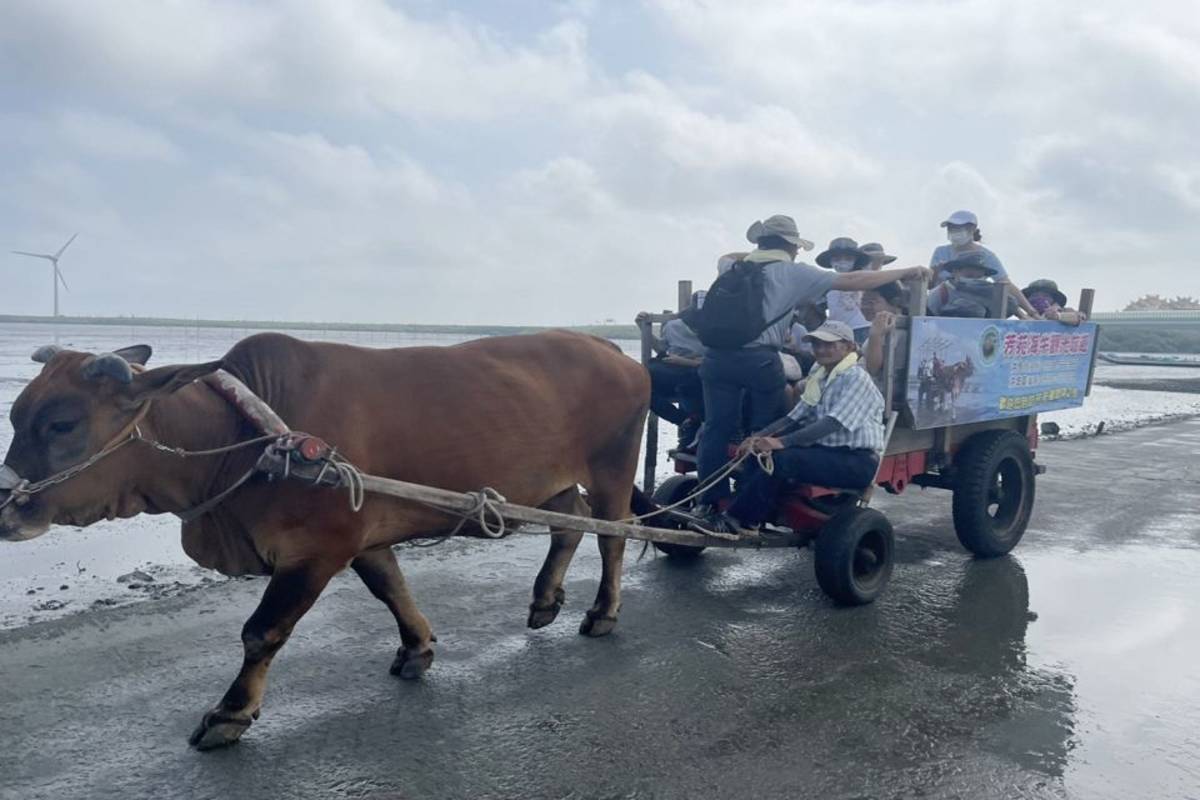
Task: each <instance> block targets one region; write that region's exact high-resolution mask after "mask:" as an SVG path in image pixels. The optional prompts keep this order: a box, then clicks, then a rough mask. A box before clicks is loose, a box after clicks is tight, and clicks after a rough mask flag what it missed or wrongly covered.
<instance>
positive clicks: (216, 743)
mask: <svg viewBox="0 0 1200 800" xmlns="http://www.w3.org/2000/svg"><path fill="white" fill-rule="evenodd" d="M257 718H258V712H257V711H256V712H254V719H257ZM253 721H254V720H253V719H251V718H250V717H241V716H235V715H233V714H229V713H227V712H225V711H223V710H221V709H219V708H215V709H213V710H212V711H209V712H208V713H207V714H205V715H204V719H202V720H200V725H199V726H197V728H196V730H194V731H192V735H191V736H189V737H188V744H190V745H191V746H192V747H194V748H196V749H197V750H212V749H214V748H217V747H224V746H226V745H230V744H233V743H235V742H236V741H237V740H238V739H240V738H242V734H243V733H245V732H246V729H247V728H249V727H250V723H251V722H253Z"/></svg>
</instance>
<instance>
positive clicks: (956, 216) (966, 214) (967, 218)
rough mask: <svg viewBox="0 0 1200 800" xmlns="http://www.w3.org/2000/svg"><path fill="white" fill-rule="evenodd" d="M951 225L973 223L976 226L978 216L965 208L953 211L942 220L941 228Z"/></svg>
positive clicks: (977, 225) (977, 224)
mask: <svg viewBox="0 0 1200 800" xmlns="http://www.w3.org/2000/svg"><path fill="white" fill-rule="evenodd" d="M951 225H974V226H975V227H976V228H978V227H979V217H977V216H975V214H974V212H971V211H967V210H966V209H963V210H961V211H955V212H954V213H953V214H951V215H950V216H948V217H946V218H945V219H944V220H942V227H943V228H948V227H950V226H951Z"/></svg>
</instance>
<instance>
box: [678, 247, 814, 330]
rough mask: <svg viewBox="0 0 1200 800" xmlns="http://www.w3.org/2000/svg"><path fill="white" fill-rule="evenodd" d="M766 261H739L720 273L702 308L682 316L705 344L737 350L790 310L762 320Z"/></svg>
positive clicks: (689, 311) (689, 310)
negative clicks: (769, 319)
mask: <svg viewBox="0 0 1200 800" xmlns="http://www.w3.org/2000/svg"><path fill="white" fill-rule="evenodd" d="M763 266H764V265H763V264H761V263H757V262H753V261H738V262H735V263H734V264H733V266H731V267H730V268H729V269H727V270H726V271H725V272H723V273H721V274H720V275H718V276H717V279H716V280H715V281H713V284H712V286H711V287H709V290H708V293H707V294H706V295H705V296H704V305H702V306H701V307H700V308H696V307H695V306H690V307H689V308H687V309H685V310H684V312H683V313H682V314H680V317H681V318H682V319H683V321H684V323H685V324H686V325H687V326H688V327H689V328H691V329H692V330H693V331H695V332H696V336H697V337H699V339H700V341H701V342H702V343H703V344H704V346H705V347H711V348H714V349H716V350H734V349H737V348H739V347H742V346H743V345H747V344H749V343H750V342H753V341H754V340H755V339H757V338H758V337H759V335H761V334H762V332H763V331H765V330H766V329H767V328H769V327H771V326H772V325H774V324H775V323H776V322H778V321H779V320H781V319H783V318H784V317H786V316H787V315H788V314H790V313H791V311H792V309H790V308H789V309H788V310H787V311H785V312H784V313H783V314H780V315H779V316H778V317H776V318H775V319H773V320H771V321H770V322H767V321H766V320H764V319H763Z"/></svg>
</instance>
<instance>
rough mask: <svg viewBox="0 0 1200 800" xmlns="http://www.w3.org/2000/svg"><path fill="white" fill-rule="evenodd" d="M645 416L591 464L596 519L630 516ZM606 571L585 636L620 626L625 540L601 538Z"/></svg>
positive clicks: (584, 628) (590, 498)
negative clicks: (618, 624)
mask: <svg viewBox="0 0 1200 800" xmlns="http://www.w3.org/2000/svg"><path fill="white" fill-rule="evenodd" d="M645 418H646V414H645V410H644V409H643V411H642V413H641V414H640V415H639V416H638V417H637V419H636V420H634V421H633V423H632V424H631V425H630V426H629V428H628V429H627V430H626V431H625V432H624V435H622V436H617V437H614V439H613V440H612V442H611V443H610V444H609V445H608V447H607V448H605V450H604V451H602V452H601V453H599V454H598V455H597V457H596V458H595V459H594V460H593V461H592V464H591V472H592V475H591V481H590V483H589V484H588V485H587V490H588V504H589V505H590V506H591V507H592V516H593V517H595V518H596V519H606V520H619V519H626V518H627V517H629V516H630V511H629V505H630V500H631V498H632V496H633V476H634V473H635V472H636V471H637V460H638V451H639V450H640V446H641V441H642V425H643V423H644V421H645ZM596 545H597V546H598V547H599V548H600V560H601V563H602V571H601V574H600V588H599V590H598V591H597V592H596V602H595V603H594V604H593V605H592V607H591V608H590V609H588V612H587V614H586V615H585V616H584V618H583V622H582V623H581V624H580V626H579V632H580V633H582V634H583V635H584V636H605V635H607V634H609V633H612V630H613V628H615V627H616V626H617V613H618V612H619V611H620V610H621V567H622V564H623V563H624V559H625V539H624V538H622V537H619V536H597V537H596Z"/></svg>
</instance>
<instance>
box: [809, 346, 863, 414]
mask: <svg viewBox="0 0 1200 800" xmlns="http://www.w3.org/2000/svg"><path fill="white" fill-rule="evenodd" d="M857 364H858V353H849V354H847V355H846V357H845V358H843V359H842V360H841V361H839V362H838V363H837V364H835V365H834V367H833V369H832V370H830V371H829V373H828V375H826V372H825V368H824V367H821V366H818V367H815V368H814V369H813V371H812V372H810V373H808V379H807V380H806V381H805V382H804V394H802V395H801V396H800V399H801V400H802V401H803V402H804V403H805V404H807V405H810V406H816V405H817V403H819V402H821V393H822V392H824V391H825V387H826V386H828V385H829V382H830V381H831V380H833V379H834V378H836V377H837V376H838V375H841V374H842V373H843V372H845V371H846V370H848V369H853V368H854V367H855V366H856V365H857Z"/></svg>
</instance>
